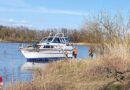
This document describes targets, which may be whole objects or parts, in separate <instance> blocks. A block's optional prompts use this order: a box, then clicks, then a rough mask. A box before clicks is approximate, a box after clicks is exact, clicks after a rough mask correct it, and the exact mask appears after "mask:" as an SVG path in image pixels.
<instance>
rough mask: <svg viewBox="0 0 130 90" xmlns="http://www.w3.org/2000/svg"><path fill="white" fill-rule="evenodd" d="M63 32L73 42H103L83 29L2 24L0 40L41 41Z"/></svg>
mask: <svg viewBox="0 0 130 90" xmlns="http://www.w3.org/2000/svg"><path fill="white" fill-rule="evenodd" d="M50 32H51V33H57V32H62V33H64V34H65V36H68V37H69V38H70V41H71V42H74V43H78V42H86V43H92V42H93V43H97V42H101V41H102V38H101V37H99V38H98V41H97V40H94V38H95V35H94V34H92V33H91V32H89V31H87V30H84V29H81V30H76V29H73V30H70V29H66V28H62V29H60V30H59V29H48V30H30V29H28V28H24V27H19V28H14V27H7V26H0V41H1V42H27V43H29V42H39V41H40V40H41V39H42V38H43V37H46V36H48V35H49V33H50Z"/></svg>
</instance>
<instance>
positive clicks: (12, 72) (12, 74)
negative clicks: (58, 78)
mask: <svg viewBox="0 0 130 90" xmlns="http://www.w3.org/2000/svg"><path fill="white" fill-rule="evenodd" d="M24 45H25V46H27V45H28V44H24ZM19 46H20V43H0V76H2V77H3V81H4V83H10V82H15V81H17V80H23V81H25V82H28V81H29V80H31V79H32V75H33V74H32V73H33V68H32V69H30V68H28V69H27V67H28V66H27V65H26V59H25V57H24V56H23V55H22V53H21V52H20V51H19ZM75 47H76V48H77V49H78V56H77V58H89V55H88V50H89V47H86V46H75ZM23 67H26V68H23Z"/></svg>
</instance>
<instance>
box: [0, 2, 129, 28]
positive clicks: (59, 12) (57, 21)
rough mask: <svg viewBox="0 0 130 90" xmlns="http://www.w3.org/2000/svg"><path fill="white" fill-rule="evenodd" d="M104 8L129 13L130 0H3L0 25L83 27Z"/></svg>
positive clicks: (113, 11)
mask: <svg viewBox="0 0 130 90" xmlns="http://www.w3.org/2000/svg"><path fill="white" fill-rule="evenodd" d="M101 11H108V12H111V13H112V14H114V13H116V12H121V13H123V14H126V15H127V14H128V12H129V11H130V0H0V25H4V26H13V27H19V26H24V27H28V28H32V29H39V30H40V29H48V28H69V29H79V28H81V27H82V25H83V24H84V22H85V19H86V18H89V17H90V16H91V15H97V14H98V13H99V12H101Z"/></svg>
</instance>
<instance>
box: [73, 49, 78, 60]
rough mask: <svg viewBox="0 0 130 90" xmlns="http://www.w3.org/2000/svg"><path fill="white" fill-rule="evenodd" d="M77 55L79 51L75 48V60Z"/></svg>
mask: <svg viewBox="0 0 130 90" xmlns="http://www.w3.org/2000/svg"><path fill="white" fill-rule="evenodd" d="M77 54H78V49H77V48H75V49H74V51H73V56H74V58H77Z"/></svg>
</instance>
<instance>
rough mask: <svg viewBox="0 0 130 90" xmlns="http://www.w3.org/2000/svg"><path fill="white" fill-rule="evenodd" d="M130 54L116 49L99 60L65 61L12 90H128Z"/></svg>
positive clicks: (129, 84) (39, 71)
mask: <svg viewBox="0 0 130 90" xmlns="http://www.w3.org/2000/svg"><path fill="white" fill-rule="evenodd" d="M129 58H130V53H128V51H127V49H125V47H118V49H117V47H115V48H112V49H111V51H110V52H109V53H107V54H104V55H103V56H100V57H97V58H95V59H74V60H68V59H66V60H61V61H57V62H52V63H49V65H48V66H47V67H46V68H45V69H44V70H43V69H37V70H36V71H35V73H34V80H33V81H30V82H29V83H25V82H18V83H16V84H15V85H12V86H10V87H9V88H6V89H9V90H128V89H129V88H130V78H129V77H130V59H129Z"/></svg>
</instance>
